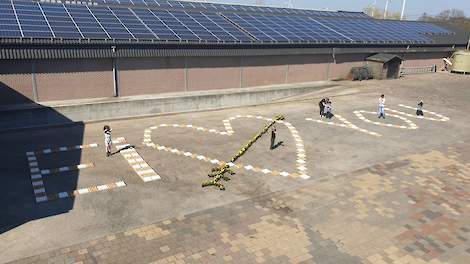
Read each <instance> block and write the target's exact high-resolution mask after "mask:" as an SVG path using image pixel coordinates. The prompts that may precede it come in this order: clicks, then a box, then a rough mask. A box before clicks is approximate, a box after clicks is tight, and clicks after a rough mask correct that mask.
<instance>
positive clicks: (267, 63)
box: [242, 56, 287, 87]
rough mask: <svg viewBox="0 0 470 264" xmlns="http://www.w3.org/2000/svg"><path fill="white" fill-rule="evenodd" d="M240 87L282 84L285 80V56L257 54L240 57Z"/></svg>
mask: <svg viewBox="0 0 470 264" xmlns="http://www.w3.org/2000/svg"><path fill="white" fill-rule="evenodd" d="M242 65H243V73H242V76H243V77H242V78H243V80H242V87H253V86H262V85H270V84H283V83H285V81H286V70H287V66H286V58H285V57H283V56H259V57H243V58H242Z"/></svg>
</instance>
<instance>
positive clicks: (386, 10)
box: [384, 0, 390, 19]
mask: <svg viewBox="0 0 470 264" xmlns="http://www.w3.org/2000/svg"><path fill="white" fill-rule="evenodd" d="M389 1H390V0H385V11H384V19H386V18H387V12H388V2H389Z"/></svg>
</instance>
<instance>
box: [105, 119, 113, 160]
mask: <svg viewBox="0 0 470 264" xmlns="http://www.w3.org/2000/svg"><path fill="white" fill-rule="evenodd" d="M103 133H104V145H105V146H106V156H107V157H109V156H111V147H112V144H113V140H112V139H111V128H110V127H109V126H108V125H105V126H104V128H103Z"/></svg>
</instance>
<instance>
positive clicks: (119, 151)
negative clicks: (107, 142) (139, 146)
mask: <svg viewBox="0 0 470 264" xmlns="http://www.w3.org/2000/svg"><path fill="white" fill-rule="evenodd" d="M126 149H136V147H135V146H134V145H129V146H125V147H123V148H120V149H118V150H116V151H115V152H111V154H110V156H113V155H115V154H118V153H121V151H123V150H126Z"/></svg>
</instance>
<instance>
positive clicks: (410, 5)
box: [208, 0, 470, 19]
mask: <svg viewBox="0 0 470 264" xmlns="http://www.w3.org/2000/svg"><path fill="white" fill-rule="evenodd" d="M208 2H219V3H224V2H226V3H237V4H254V3H255V0H209V1H208ZM264 2H265V4H267V5H273V6H286V3H287V2H288V0H264ZM293 2H294V6H295V7H297V8H311V9H320V10H323V9H327V8H328V9H330V10H348V11H362V9H363V8H364V7H365V6H368V5H371V4H372V3H373V2H374V0H293ZM406 2H407V3H406V5H407V6H406V9H405V14H406V16H407V17H408V18H409V19H416V18H418V17H419V16H420V15H421V14H422V13H423V12H426V13H430V14H437V13H439V12H440V11H442V10H445V9H449V8H457V9H461V10H463V11H464V12H465V14H466V15H467V16H470V0H407V1H406ZM401 5H402V0H391V3H390V9H389V10H391V11H401ZM377 6H378V7H381V8H383V7H384V6H385V0H377Z"/></svg>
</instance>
